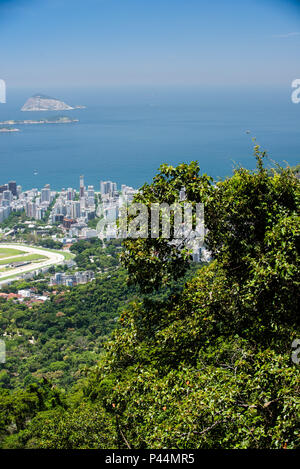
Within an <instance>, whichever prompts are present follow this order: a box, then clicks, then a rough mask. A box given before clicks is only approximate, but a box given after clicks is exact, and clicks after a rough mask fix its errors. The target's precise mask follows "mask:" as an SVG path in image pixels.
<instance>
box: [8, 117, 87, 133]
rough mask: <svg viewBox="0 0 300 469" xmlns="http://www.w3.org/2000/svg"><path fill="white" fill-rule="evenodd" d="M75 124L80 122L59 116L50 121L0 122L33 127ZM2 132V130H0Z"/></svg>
mask: <svg viewBox="0 0 300 469" xmlns="http://www.w3.org/2000/svg"><path fill="white" fill-rule="evenodd" d="M73 122H79V120H78V119H71V118H70V117H65V116H59V117H53V118H50V119H41V120H32V119H28V120H21V121H19V120H7V121H2V122H0V125H32V124H71V123H73ZM0 130H1V129H0Z"/></svg>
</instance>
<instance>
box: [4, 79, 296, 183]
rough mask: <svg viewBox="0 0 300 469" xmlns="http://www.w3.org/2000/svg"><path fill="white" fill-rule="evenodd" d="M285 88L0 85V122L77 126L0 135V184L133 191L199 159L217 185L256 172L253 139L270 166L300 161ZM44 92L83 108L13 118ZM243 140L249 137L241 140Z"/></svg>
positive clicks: (293, 112) (26, 128)
mask: <svg viewBox="0 0 300 469" xmlns="http://www.w3.org/2000/svg"><path fill="white" fill-rule="evenodd" d="M291 92H292V89H291V87H290V84H289V83H288V84H287V85H286V87H280V88H279V87H278V88H275V87H267V86H266V87H253V86H249V87H246V86H244V87H233V86H232V87H212V86H210V87H208V86H207V87H204V86H203V87H150V86H149V87H133V86H132V87H124V88H117V87H115V88H113V87H111V88H109V87H106V88H98V89H63V88H62V89H57V88H56V89H49V88H47V89H31V90H29V89H26V90H25V89H24V90H20V89H18V90H14V89H10V88H9V87H8V90H7V103H6V104H0V121H3V120H8V119H14V120H24V119H33V118H34V119H44V118H48V117H55V116H58V115H64V116H69V117H71V118H76V119H79V121H80V122H79V123H72V124H51V125H19V126H17V125H16V126H15V127H19V128H20V129H21V132H16V133H0V184H4V183H6V182H8V181H10V180H16V181H17V184H20V185H21V186H22V188H23V189H24V190H27V189H29V188H32V187H37V188H41V187H43V186H44V185H45V184H50V185H51V188H53V189H56V190H60V189H62V188H63V187H65V188H67V187H73V188H77V189H78V188H79V176H80V175H81V174H83V175H84V177H85V185H94V186H95V189H96V190H99V183H100V180H112V181H115V182H117V183H118V185H120V184H127V185H130V186H133V187H135V188H137V187H140V186H141V185H142V184H143V183H144V182H151V180H152V178H153V176H154V175H155V174H156V172H157V169H158V167H159V166H160V165H161V164H162V163H168V164H172V165H177V164H179V163H182V162H189V161H192V160H198V161H199V164H200V168H201V172H205V173H207V174H209V175H211V176H213V177H214V178H215V179H219V178H224V177H226V176H230V175H231V174H232V170H233V168H234V167H235V166H237V165H242V166H244V167H247V168H249V169H251V168H254V167H255V159H254V157H253V141H252V138H253V137H255V138H256V141H257V143H258V144H260V145H261V147H262V149H264V150H266V151H267V152H268V155H269V160H268V161H267V162H266V164H267V165H270V164H271V163H272V161H271V160H273V161H276V162H278V163H280V164H283V165H285V163H284V162H285V161H287V162H288V163H289V164H291V165H295V164H297V163H299V155H300V104H298V105H296V104H293V103H292V102H291ZM36 93H41V94H46V95H49V96H52V97H55V98H57V99H60V100H63V101H65V102H66V103H68V104H70V105H86V106H87V108H86V109H76V110H73V111H63V112H60V113H58V112H21V111H20V108H21V107H22V105H23V104H24V102H25V101H26V99H27V98H28V97H30V96H31V95H33V94H36ZM249 132H250V133H249Z"/></svg>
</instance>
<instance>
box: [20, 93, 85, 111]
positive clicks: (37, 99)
mask: <svg viewBox="0 0 300 469" xmlns="http://www.w3.org/2000/svg"><path fill="white" fill-rule="evenodd" d="M84 108H85V106H69V105H68V104H66V103H64V102H63V101H60V100H59V99H56V98H51V97H50V96H45V95H41V94H36V95H34V96H32V97H31V98H29V99H27V101H26V103H25V104H24V106H23V107H22V108H21V111H70V110H72V109H84Z"/></svg>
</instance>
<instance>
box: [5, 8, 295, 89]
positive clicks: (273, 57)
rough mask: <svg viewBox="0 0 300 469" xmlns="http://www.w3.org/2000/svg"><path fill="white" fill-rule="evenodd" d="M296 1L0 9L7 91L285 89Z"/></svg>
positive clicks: (291, 74) (290, 73) (291, 67)
mask: <svg viewBox="0 0 300 469" xmlns="http://www.w3.org/2000/svg"><path fill="white" fill-rule="evenodd" d="M299 55H300V2H298V1H289V0H226V1H225V0H210V1H208V0H85V1H80V0H26V1H25V0H23V1H22V0H0V78H3V79H5V80H6V81H7V83H8V84H9V85H10V86H14V87H23V86H40V85H41V84H43V86H44V87H45V86H65V85H69V86H97V85H108V84H109V85H136V84H138V85H149V84H150V85H198V84H199V85H201V84H212V85H249V84H251V85H261V84H263V85H287V84H290V83H291V81H292V80H293V79H295V78H299V77H300V60H299V58H300V57H299Z"/></svg>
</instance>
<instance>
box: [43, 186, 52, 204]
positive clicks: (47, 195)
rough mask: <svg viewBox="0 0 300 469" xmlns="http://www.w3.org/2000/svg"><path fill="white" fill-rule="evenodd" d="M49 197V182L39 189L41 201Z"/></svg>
mask: <svg viewBox="0 0 300 469" xmlns="http://www.w3.org/2000/svg"><path fill="white" fill-rule="evenodd" d="M50 199H51V190H50V186H49V184H46V186H45V187H44V189H42V190H41V202H49V203H50Z"/></svg>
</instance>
